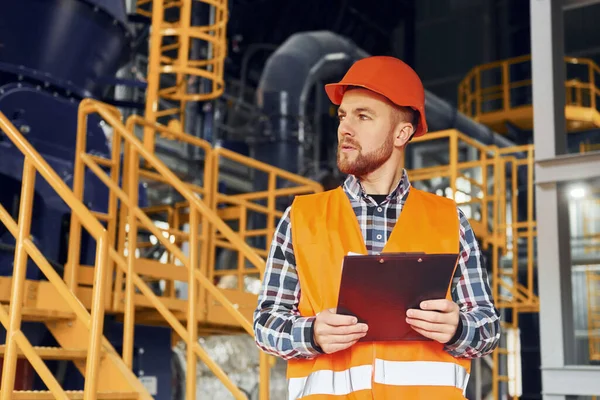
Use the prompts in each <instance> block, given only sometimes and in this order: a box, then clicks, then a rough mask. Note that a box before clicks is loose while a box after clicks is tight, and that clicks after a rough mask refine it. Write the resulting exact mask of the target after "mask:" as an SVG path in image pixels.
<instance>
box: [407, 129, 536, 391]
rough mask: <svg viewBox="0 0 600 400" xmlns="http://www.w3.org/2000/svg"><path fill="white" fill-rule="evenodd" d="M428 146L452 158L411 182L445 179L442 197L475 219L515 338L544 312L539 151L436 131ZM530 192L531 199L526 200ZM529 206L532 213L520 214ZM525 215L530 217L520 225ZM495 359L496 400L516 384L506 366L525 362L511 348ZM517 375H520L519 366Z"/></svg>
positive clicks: (506, 326) (506, 327) (425, 140)
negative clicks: (538, 243) (523, 324)
mask: <svg viewBox="0 0 600 400" xmlns="http://www.w3.org/2000/svg"><path fill="white" fill-rule="evenodd" d="M422 144H427V145H428V146H433V147H434V148H436V149H438V148H439V147H442V148H445V149H446V151H447V156H446V155H442V152H440V151H438V152H436V154H437V155H438V158H439V159H447V160H448V162H447V163H445V164H436V165H428V166H426V167H423V168H419V169H415V170H410V171H408V173H409V176H410V179H411V182H413V184H416V185H418V184H419V183H420V182H429V181H431V180H440V179H443V182H444V183H441V184H439V185H438V186H444V185H445V186H446V187H447V189H446V191H445V192H444V193H438V194H440V195H445V196H447V197H450V198H452V199H454V200H455V201H456V202H457V204H458V205H459V207H460V208H461V209H462V210H463V212H465V214H466V215H467V217H468V218H469V221H470V224H471V226H472V227H473V231H474V233H475V235H476V236H477V238H478V241H479V243H480V245H481V248H482V249H483V250H484V251H487V252H488V254H489V255H490V259H489V261H488V262H490V263H491V266H490V267H491V272H492V273H491V276H490V281H491V285H492V293H493V296H494V299H495V301H496V307H497V308H499V309H508V310H510V314H511V318H510V321H503V322H502V330H503V332H504V334H505V335H506V334H510V335H515V334H516V332H518V329H519V324H518V322H519V314H520V313H529V312H538V311H539V299H538V297H537V295H536V294H535V293H534V270H535V246H534V240H535V236H536V222H535V219H534V197H533V193H534V187H533V183H534V177H533V173H534V168H533V166H534V163H533V161H534V151H533V146H532V145H524V146H515V147H509V148H498V147H497V146H494V145H492V146H486V145H483V144H481V143H479V142H477V141H476V140H474V139H472V138H470V137H468V136H466V135H465V134H463V133H461V132H459V131H457V130H446V131H440V132H432V133H429V134H427V135H425V136H423V137H420V138H418V139H416V140H413V141H412V142H411V146H413V147H415V148H417V147H418V146H420V145H422ZM464 154H471V157H466V156H464ZM461 155H463V156H461ZM523 175H524V176H526V177H527V182H526V183H525V184H526V185H527V187H526V188H523V187H521V188H520V187H519V186H518V183H519V180H518V178H519V176H523ZM523 189H525V190H523ZM525 193H526V196H527V197H526V199H524V201H520V196H524V195H525ZM523 204H525V207H526V209H525V210H520V209H519V207H520V205H521V206H522V205H523ZM519 215H522V216H523V215H524V216H525V218H524V219H522V220H519ZM519 255H521V257H519ZM520 258H524V261H522V262H521V264H524V265H521V266H520V265H519V261H520ZM492 357H493V365H494V368H493V371H492V375H493V376H492V379H493V387H492V389H493V398H494V399H498V398H499V393H500V385H501V384H502V383H505V384H506V385H514V383H515V381H514V378H513V377H512V376H508V375H501V374H500V372H499V371H500V365H501V364H503V365H506V364H507V363H508V362H517V361H518V360H519V357H518V356H517V354H515V353H514V350H513V351H512V352H511V351H509V349H508V348H505V347H499V348H498V349H497V350H496V351H495V352H494V353H493V356H492ZM514 370H518V368H517V366H516V365H515V368H514ZM513 398H515V399H516V398H518V397H517V396H514V397H513Z"/></svg>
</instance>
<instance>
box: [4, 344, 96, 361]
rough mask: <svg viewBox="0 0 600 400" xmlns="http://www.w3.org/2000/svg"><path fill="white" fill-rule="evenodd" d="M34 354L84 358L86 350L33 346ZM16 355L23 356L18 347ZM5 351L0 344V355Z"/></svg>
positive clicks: (50, 357)
mask: <svg viewBox="0 0 600 400" xmlns="http://www.w3.org/2000/svg"><path fill="white" fill-rule="evenodd" d="M33 349H34V350H35V352H36V354H37V355H38V356H40V358H41V359H42V360H85V359H86V358H87V350H85V349H63V348H62V347H45V346H34V347H33ZM17 351H18V355H19V356H21V357H24V354H23V352H22V351H21V350H20V349H18V350H17ZM5 353H6V345H4V344H2V345H0V356H3V355H4V354H5Z"/></svg>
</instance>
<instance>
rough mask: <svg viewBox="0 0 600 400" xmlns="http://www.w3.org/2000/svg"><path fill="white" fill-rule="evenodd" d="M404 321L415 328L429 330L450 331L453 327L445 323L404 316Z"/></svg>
mask: <svg viewBox="0 0 600 400" xmlns="http://www.w3.org/2000/svg"><path fill="white" fill-rule="evenodd" d="M406 322H407V323H408V324H409V325H410V326H412V327H415V328H419V329H424V330H426V331H429V332H438V333H451V332H452V330H453V328H452V326H451V325H447V324H434V323H431V322H427V321H423V320H420V319H412V318H406Z"/></svg>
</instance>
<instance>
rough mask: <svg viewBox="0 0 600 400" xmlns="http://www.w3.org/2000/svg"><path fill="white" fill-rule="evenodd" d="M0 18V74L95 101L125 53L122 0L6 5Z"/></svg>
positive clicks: (32, 0)
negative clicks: (46, 84)
mask: <svg viewBox="0 0 600 400" xmlns="http://www.w3.org/2000/svg"><path fill="white" fill-rule="evenodd" d="M1 14H2V17H1V20H2V21H1V22H0V44H1V45H0V75H2V74H4V75H6V74H10V75H14V74H18V75H20V76H21V77H23V78H24V79H25V80H37V81H40V82H44V83H48V84H50V85H52V86H57V87H61V88H63V89H65V90H67V91H70V92H72V93H74V94H76V95H78V96H80V97H96V96H100V95H101V94H102V92H103V86H102V84H101V83H100V79H101V78H104V77H112V76H114V74H115V73H116V71H117V70H118V69H119V67H120V66H122V65H123V63H124V62H125V61H126V60H127V57H128V55H129V53H130V49H131V39H132V34H131V32H130V31H129V28H128V27H127V25H126V18H127V15H126V8H125V2H124V0H19V1H5V2H3V4H2V12H1ZM2 80H3V79H2V76H0V83H1V82H2Z"/></svg>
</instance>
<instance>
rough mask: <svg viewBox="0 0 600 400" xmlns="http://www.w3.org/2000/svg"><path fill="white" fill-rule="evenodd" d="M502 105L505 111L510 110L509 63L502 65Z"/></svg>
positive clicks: (505, 62)
mask: <svg viewBox="0 0 600 400" xmlns="http://www.w3.org/2000/svg"><path fill="white" fill-rule="evenodd" d="M502 105H503V108H504V111H508V110H509V109H510V71H509V69H508V62H507V61H504V62H503V63H502Z"/></svg>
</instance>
